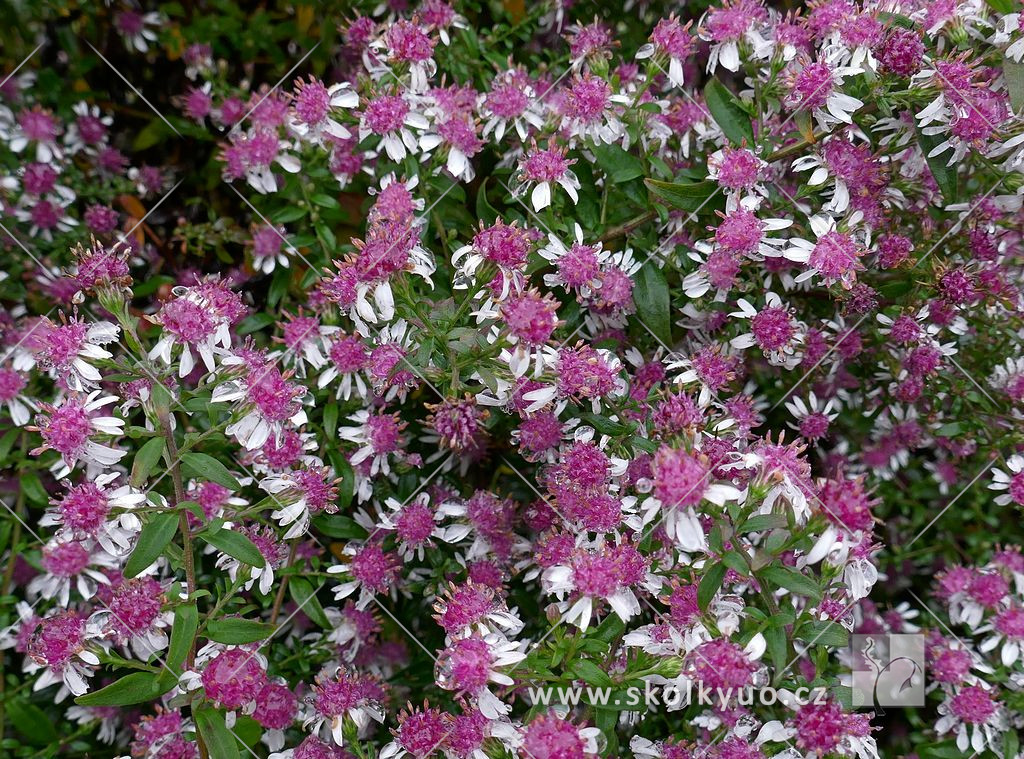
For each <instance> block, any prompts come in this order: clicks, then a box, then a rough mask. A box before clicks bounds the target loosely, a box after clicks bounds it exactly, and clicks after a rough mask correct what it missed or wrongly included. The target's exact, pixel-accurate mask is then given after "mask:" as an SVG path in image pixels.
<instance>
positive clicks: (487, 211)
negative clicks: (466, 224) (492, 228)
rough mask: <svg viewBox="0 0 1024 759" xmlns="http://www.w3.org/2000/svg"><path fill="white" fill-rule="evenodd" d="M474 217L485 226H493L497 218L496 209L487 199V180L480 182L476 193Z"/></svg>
mask: <svg viewBox="0 0 1024 759" xmlns="http://www.w3.org/2000/svg"><path fill="white" fill-rule="evenodd" d="M476 215H477V217H478V218H480V219H482V220H483V221H484V223H486V224H493V223H494V222H495V220H496V219H497V218H498V216H499V214H498V211H497V209H496V208H495V207H494V206H492V205H491V202H490V201H489V200H488V199H487V178H484V180H483V181H482V182H480V189H478V190H477V191H476Z"/></svg>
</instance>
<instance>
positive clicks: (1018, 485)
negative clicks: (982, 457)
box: [988, 453, 1024, 506]
mask: <svg viewBox="0 0 1024 759" xmlns="http://www.w3.org/2000/svg"><path fill="white" fill-rule="evenodd" d="M1006 469H1008V470H1009V471H1008V472H1007V471H1004V470H1003V469H1002V468H996V467H993V468H992V481H991V482H990V483H989V485H988V489H989V490H994V491H996V492H998V493H999V495H997V496H996V497H995V498H994V499H993V500H994V501H995V503H996V504H997V505H999V506H1006V505H1007V504H1010V503H1016V504H1020V505H1024V456H1022V455H1020V454H1019V453H1017V454H1014V455H1013V456H1010V458H1008V459H1007V460H1006ZM1002 491H1005V492H1002Z"/></svg>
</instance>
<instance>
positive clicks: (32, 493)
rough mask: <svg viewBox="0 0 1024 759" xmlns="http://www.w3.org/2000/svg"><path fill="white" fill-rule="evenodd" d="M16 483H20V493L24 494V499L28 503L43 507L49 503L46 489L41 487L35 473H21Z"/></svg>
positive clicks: (41, 484)
mask: <svg viewBox="0 0 1024 759" xmlns="http://www.w3.org/2000/svg"><path fill="white" fill-rule="evenodd" d="M18 481H19V482H20V483H21V490H22V492H23V493H25V497H26V498H28V500H29V501H31V502H32V503H38V504H42V505H44V506H45V505H46V504H47V503H48V502H49V500H50V497H49V495H47V493H46V488H44V487H43V483H42V482H40V480H39V475H37V474H36V473H35V472H22V473H21V475H20V476H19V478H18Z"/></svg>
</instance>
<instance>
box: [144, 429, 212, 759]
mask: <svg viewBox="0 0 1024 759" xmlns="http://www.w3.org/2000/svg"><path fill="white" fill-rule="evenodd" d="M157 418H158V419H159V420H160V427H161V428H162V429H163V431H164V438H165V439H166V440H167V459H168V461H169V462H170V464H171V480H172V481H173V482H174V494H173V495H172V496H171V504H172V506H173V507H175V508H177V506H178V504H180V503H184V502H185V487H184V485H183V484H182V478H181V461H180V457H179V456H178V443H177V441H176V440H175V439H174V429H173V428H172V427H171V418H172V417H171V414H170V412H169V411H167V410H161V411H159V412H158V413H157ZM178 532H180V533H181V550H182V563H183V564H184V565H185V584H186V587H187V588H188V595H189V597H190V598H191V597H192V595H193V594H194V593H195V592H196V564H195V555H194V554H193V552H192V532H191V530H190V528H189V526H188V512H186V511H184V510H183V511H182V512H181V513H180V514H179V515H178ZM185 662H186V666H187V667H188V668H189V669H191V668H192V667H194V666H195V662H196V642H195V640H194V639H193V641H192V644H191V645H190V646H189V649H188V656H187V657H186V658H185ZM196 745H197V746H198V748H199V757H200V759H209V756H210V754H209V752H208V751H207V750H206V744H205V743H204V742H203V736H201V735H200V734H199V731H198V730H197V731H196Z"/></svg>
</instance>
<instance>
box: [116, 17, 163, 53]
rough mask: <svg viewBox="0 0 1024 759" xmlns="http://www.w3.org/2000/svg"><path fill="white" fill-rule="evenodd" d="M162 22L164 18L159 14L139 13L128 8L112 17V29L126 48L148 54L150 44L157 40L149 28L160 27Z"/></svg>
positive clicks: (154, 33)
mask: <svg viewBox="0 0 1024 759" xmlns="http://www.w3.org/2000/svg"><path fill="white" fill-rule="evenodd" d="M163 22H164V17H163V15H162V14H161V13H158V12H156V11H151V12H150V13H139V12H138V11H136V10H134V9H132V8H128V9H125V10H123V11H121V12H120V13H118V14H117V16H115V17H114V28H115V29H117V33H118V34H119V35H120V36H121V39H122V40H124V44H125V47H126V48H128V49H129V50H132V49H134V50H137V51H138V52H140V53H148V52H149V46H150V43H153V42H156V40H157V36H156V32H155V31H154V30H153V29H152V28H151V27H154V26H160V25H161V24H162V23H163Z"/></svg>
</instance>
